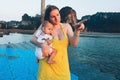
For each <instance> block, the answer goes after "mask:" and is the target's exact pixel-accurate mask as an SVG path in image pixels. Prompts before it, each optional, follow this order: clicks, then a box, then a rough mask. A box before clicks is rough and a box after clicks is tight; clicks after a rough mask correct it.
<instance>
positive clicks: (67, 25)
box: [61, 23, 71, 29]
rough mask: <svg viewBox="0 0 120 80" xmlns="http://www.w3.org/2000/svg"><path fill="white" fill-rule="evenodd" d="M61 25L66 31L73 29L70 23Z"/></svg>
mask: <svg viewBox="0 0 120 80" xmlns="http://www.w3.org/2000/svg"><path fill="white" fill-rule="evenodd" d="M61 24H62V26H63V27H64V28H65V29H68V28H70V27H71V26H70V24H69V23H61Z"/></svg>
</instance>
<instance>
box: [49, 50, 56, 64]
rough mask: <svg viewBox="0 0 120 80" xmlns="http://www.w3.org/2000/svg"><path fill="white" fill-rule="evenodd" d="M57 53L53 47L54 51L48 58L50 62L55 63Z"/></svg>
mask: <svg viewBox="0 0 120 80" xmlns="http://www.w3.org/2000/svg"><path fill="white" fill-rule="evenodd" d="M55 55H56V50H55V49H53V48H52V53H51V54H50V56H49V58H48V61H47V63H48V64H54V63H55V61H54V60H53V58H54V57H55Z"/></svg>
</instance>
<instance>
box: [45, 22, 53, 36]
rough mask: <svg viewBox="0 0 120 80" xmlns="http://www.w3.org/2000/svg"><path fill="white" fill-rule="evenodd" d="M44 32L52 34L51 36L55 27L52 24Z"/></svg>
mask: <svg viewBox="0 0 120 80" xmlns="http://www.w3.org/2000/svg"><path fill="white" fill-rule="evenodd" d="M44 32H45V33H46V34H50V35H51V34H52V32H53V25H52V24H49V25H46V26H45V28H44Z"/></svg>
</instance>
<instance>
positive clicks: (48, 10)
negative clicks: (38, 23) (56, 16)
mask: <svg viewBox="0 0 120 80" xmlns="http://www.w3.org/2000/svg"><path fill="white" fill-rule="evenodd" d="M54 9H57V10H58V11H59V9H58V8H57V7H56V6H54V5H48V6H47V7H46V10H45V16H44V20H48V21H50V12H51V11H52V10H54Z"/></svg>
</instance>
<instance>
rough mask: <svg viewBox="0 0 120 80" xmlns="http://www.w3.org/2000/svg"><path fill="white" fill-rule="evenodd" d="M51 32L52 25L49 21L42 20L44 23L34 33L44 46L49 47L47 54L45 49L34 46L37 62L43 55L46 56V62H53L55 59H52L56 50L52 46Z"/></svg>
mask: <svg viewBox="0 0 120 80" xmlns="http://www.w3.org/2000/svg"><path fill="white" fill-rule="evenodd" d="M52 32H53V25H52V24H51V23H50V22H49V21H44V23H43V24H42V26H41V29H39V30H38V31H37V33H36V37H37V41H38V42H39V43H41V44H42V45H44V46H48V47H49V51H48V52H49V53H48V55H45V53H44V52H45V49H42V48H41V47H36V51H35V55H36V57H37V62H39V60H40V59H44V58H45V57H48V61H47V63H49V64H53V63H55V61H54V60H53V58H54V56H55V54H56V50H55V49H54V48H53V47H52V44H51V43H52Z"/></svg>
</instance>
